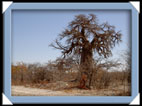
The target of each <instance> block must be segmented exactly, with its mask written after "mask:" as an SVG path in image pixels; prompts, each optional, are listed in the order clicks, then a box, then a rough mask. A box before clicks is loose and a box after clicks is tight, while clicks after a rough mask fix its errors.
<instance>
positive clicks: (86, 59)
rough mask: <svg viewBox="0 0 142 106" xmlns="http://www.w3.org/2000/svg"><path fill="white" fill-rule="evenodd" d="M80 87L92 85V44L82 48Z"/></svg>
mask: <svg viewBox="0 0 142 106" xmlns="http://www.w3.org/2000/svg"><path fill="white" fill-rule="evenodd" d="M80 72H81V76H80V85H79V87H80V88H85V89H88V88H90V86H91V80H92V74H93V54H92V49H91V48H90V45H88V46H87V45H86V47H85V48H83V49H82V54H81V62H80Z"/></svg>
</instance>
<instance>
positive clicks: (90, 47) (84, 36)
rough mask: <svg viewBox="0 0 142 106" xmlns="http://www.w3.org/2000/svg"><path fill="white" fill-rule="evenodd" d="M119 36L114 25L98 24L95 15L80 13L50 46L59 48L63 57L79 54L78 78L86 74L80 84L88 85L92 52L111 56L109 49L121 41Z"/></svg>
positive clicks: (91, 70)
mask: <svg viewBox="0 0 142 106" xmlns="http://www.w3.org/2000/svg"><path fill="white" fill-rule="evenodd" d="M121 36H122V34H121V33H120V31H118V32H116V31H115V27H114V26H112V25H109V24H108V23H107V22H105V23H103V24H99V23H98V19H97V17H96V15H94V14H89V15H88V16H86V15H83V14H80V15H77V16H75V19H74V20H73V21H71V22H70V23H69V25H68V28H67V29H65V30H64V31H63V32H62V33H61V34H60V35H59V37H58V38H57V39H56V40H55V42H54V43H52V44H51V46H52V47H54V48H56V49H59V50H61V52H62V56H63V57H64V58H65V57H67V56H69V55H79V56H80V72H81V74H80V77H78V78H79V79H80V80H81V79H82V76H83V75H84V73H86V74H87V80H86V82H84V83H85V84H80V85H85V87H90V86H91V77H92V73H93V53H98V54H99V55H100V56H104V58H107V57H109V56H111V55H112V52H111V49H112V48H113V47H115V44H117V43H119V42H121ZM63 39H65V43H64V44H62V43H63V42H62V41H63ZM80 82H82V81H80ZM85 87H83V88H85Z"/></svg>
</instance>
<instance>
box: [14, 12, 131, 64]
mask: <svg viewBox="0 0 142 106" xmlns="http://www.w3.org/2000/svg"><path fill="white" fill-rule="evenodd" d="M90 13H92V14H95V15H96V16H97V17H98V20H99V23H100V24H101V23H103V22H108V23H109V24H110V25H114V26H115V27H116V31H119V30H120V31H121V33H122V34H123V37H122V41H123V42H122V43H120V44H119V45H117V46H116V47H115V48H114V49H113V50H112V53H113V57H112V58H114V59H117V58H120V53H121V52H122V51H126V50H128V46H129V41H130V40H129V39H130V36H131V35H130V22H131V20H130V11H123V10H122V11H115V10H113V11H107V10H96V11H94V10H92V11H89V10H88V11H87V10H86V11H84V10H83V11H79V10H72V11H71V10H70V11H65V10H64V11H63V10H62V11H59V10H57V11H54V10H50V11H46V10H44V11H32V10H27V11H26V10H14V11H12V35H11V43H12V45H11V59H12V63H16V62H25V63H36V62H39V63H47V62H48V61H49V60H55V59H56V58H57V57H60V55H61V51H60V50H56V49H54V48H52V47H49V44H51V43H52V42H54V40H55V39H56V38H57V37H58V35H59V34H60V33H61V32H62V31H63V30H64V29H65V28H67V26H68V23H69V22H71V21H72V20H73V19H74V16H75V15H78V14H86V15H88V14H90ZM122 59H123V58H122Z"/></svg>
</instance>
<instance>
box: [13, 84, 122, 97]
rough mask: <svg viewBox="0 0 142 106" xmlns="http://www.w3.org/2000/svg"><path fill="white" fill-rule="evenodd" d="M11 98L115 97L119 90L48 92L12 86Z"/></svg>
mask: <svg viewBox="0 0 142 106" xmlns="http://www.w3.org/2000/svg"><path fill="white" fill-rule="evenodd" d="M11 90H12V96H116V95H117V94H118V93H120V91H121V90H116V89H114V90H113V89H111V90H109V89H101V90H79V89H69V90H60V91H55V90H48V89H40V88H30V87H24V86H12V89H11Z"/></svg>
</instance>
